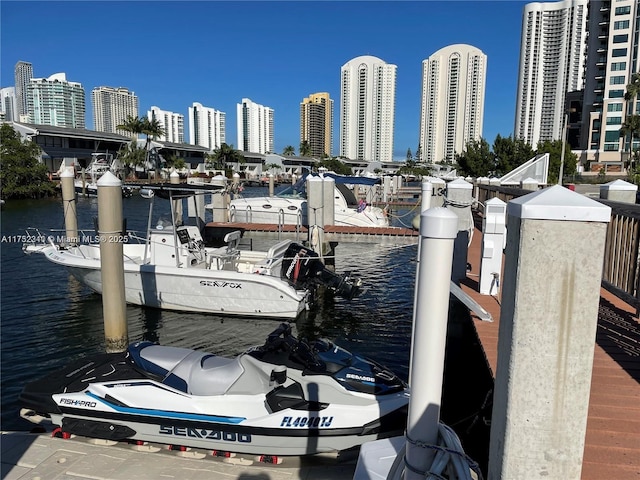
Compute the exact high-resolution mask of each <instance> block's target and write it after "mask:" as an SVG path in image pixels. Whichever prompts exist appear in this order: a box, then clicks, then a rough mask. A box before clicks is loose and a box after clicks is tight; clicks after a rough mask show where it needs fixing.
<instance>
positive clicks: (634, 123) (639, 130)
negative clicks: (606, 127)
mask: <svg viewBox="0 0 640 480" xmlns="http://www.w3.org/2000/svg"><path fill="white" fill-rule="evenodd" d="M620 136H621V137H623V138H625V140H626V139H627V138H628V139H629V142H628V143H627V145H628V147H627V153H628V156H627V158H628V159H629V165H628V167H629V169H630V170H633V163H634V157H635V155H633V152H637V151H638V149H637V148H636V149H635V150H633V143H634V141H635V140H638V139H640V115H629V116H627V118H626V119H625V121H624V123H623V124H622V127H620ZM625 143H626V142H625Z"/></svg>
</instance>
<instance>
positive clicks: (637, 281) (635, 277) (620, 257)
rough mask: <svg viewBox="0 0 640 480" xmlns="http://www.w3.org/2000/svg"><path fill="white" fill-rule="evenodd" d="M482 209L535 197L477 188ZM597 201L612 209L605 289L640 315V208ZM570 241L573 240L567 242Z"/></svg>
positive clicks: (517, 191) (513, 190) (511, 189)
mask: <svg viewBox="0 0 640 480" xmlns="http://www.w3.org/2000/svg"><path fill="white" fill-rule="evenodd" d="M477 192H478V193H477V197H478V198H477V200H478V205H479V206H478V208H479V209H480V210H481V211H482V205H484V204H485V202H486V201H487V200H489V199H491V198H499V199H500V200H502V201H503V202H505V203H508V202H509V200H512V199H514V198H517V197H520V196H522V195H526V194H529V193H531V190H525V189H521V188H515V187H504V186H495V185H477ZM593 200H595V201H597V202H600V203H603V204H605V205H608V206H609V207H611V222H609V225H608V228H607V237H606V242H605V252H604V265H603V271H602V286H603V287H604V288H605V289H606V290H608V291H610V292H611V293H613V294H614V295H615V296H617V297H618V298H620V299H621V300H622V301H624V302H625V303H628V304H629V305H631V306H633V307H635V309H636V315H638V314H639V313H640V205H635V204H630V203H623V202H612V201H609V200H603V199H598V198H594V199H593ZM567 241H570V239H567Z"/></svg>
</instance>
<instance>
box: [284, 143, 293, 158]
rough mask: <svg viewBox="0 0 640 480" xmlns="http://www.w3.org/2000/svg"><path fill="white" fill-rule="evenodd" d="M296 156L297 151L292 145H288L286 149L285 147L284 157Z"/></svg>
mask: <svg viewBox="0 0 640 480" xmlns="http://www.w3.org/2000/svg"><path fill="white" fill-rule="evenodd" d="M295 154H296V150H295V149H294V148H293V146H292V145H287V146H286V147H284V150H282V155H284V156H285V157H292V156H293V155H295Z"/></svg>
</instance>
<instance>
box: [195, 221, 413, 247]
mask: <svg viewBox="0 0 640 480" xmlns="http://www.w3.org/2000/svg"><path fill="white" fill-rule="evenodd" d="M209 229H222V230H226V231H229V230H234V229H235V230H241V231H243V232H247V233H248V234H250V235H251V236H252V237H262V238H273V239H276V238H291V239H292V240H299V241H300V240H306V239H307V237H308V235H309V229H308V228H307V227H303V226H297V225H274V224H271V223H232V222H209V223H207V225H206V227H205V234H206V232H208V231H209ZM419 237H420V235H419V233H418V232H417V231H416V230H413V229H410V228H401V227H345V226H337V225H327V226H325V227H324V239H325V241H327V242H334V241H335V242H345V243H349V242H376V243H377V242H381V241H383V240H385V239H387V240H393V242H394V243H417V242H418V239H419Z"/></svg>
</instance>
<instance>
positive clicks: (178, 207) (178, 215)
mask: <svg viewBox="0 0 640 480" xmlns="http://www.w3.org/2000/svg"><path fill="white" fill-rule="evenodd" d="M169 183H171V184H172V185H178V184H179V183H180V175H179V174H178V172H176V170H175V169H173V170H172V171H171V173H170V174H169ZM173 211H174V212H175V214H174V218H175V219H176V220H175V221H176V226H179V225H182V216H183V211H182V199H181V198H179V199H176V200H173Z"/></svg>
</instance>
